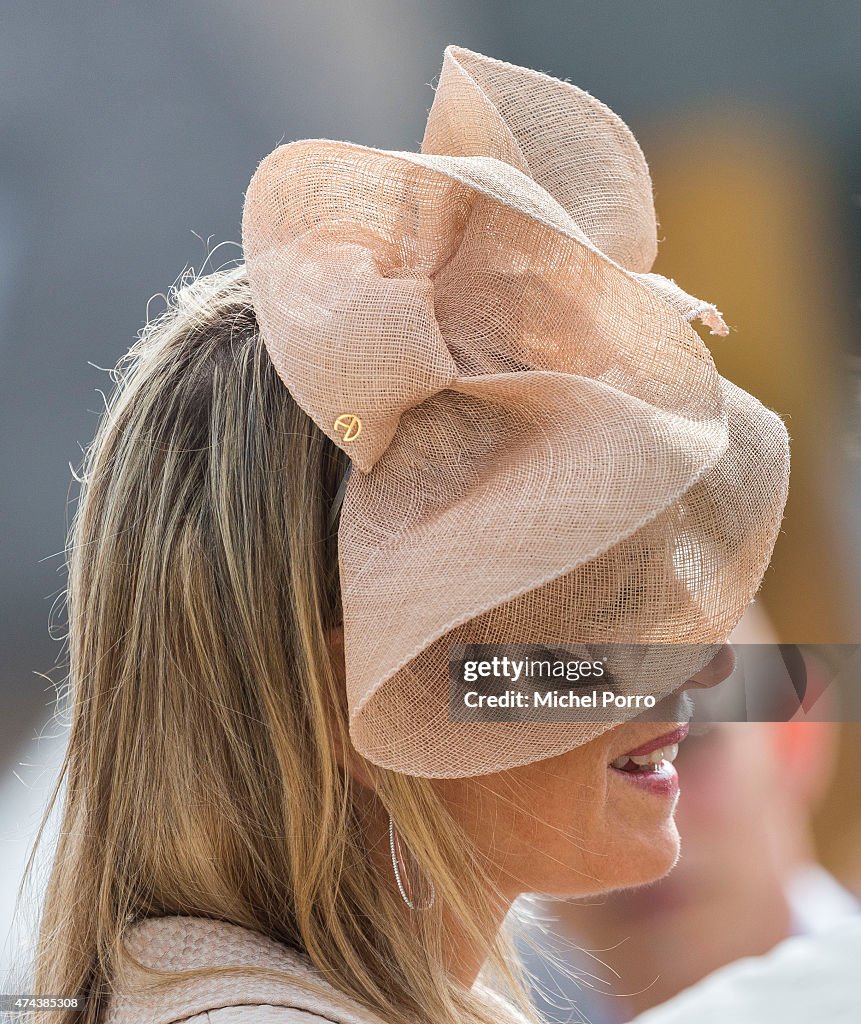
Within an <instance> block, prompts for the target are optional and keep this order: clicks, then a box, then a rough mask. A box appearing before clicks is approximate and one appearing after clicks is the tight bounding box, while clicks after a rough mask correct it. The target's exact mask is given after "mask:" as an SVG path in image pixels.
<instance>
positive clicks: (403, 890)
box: [389, 814, 436, 910]
mask: <svg viewBox="0 0 861 1024" xmlns="http://www.w3.org/2000/svg"><path fill="white" fill-rule="evenodd" d="M389 852H390V853H391V855H392V870H393V871H394V873H395V882H396V883H397V886H398V892H399V893H400V894H401V899H402V900H403V901H404V903H406V905H407V906H408V907H409V908H410V910H430V908H431V907H432V906H433V905H434V901H435V900H436V887H435V886H434V884H433V879H431V878H429V879H428V880H427V886H428V894H427V899H426V900H425V901H424V902H423V903H416V902H415V901H414V900H413V898H412V895H411V893H412V886H411V885H410V882H409V879H407V880H406V882H405V881H404V878H403V876H402V875H401V867H400V863H399V862H400V859H401V837H400V835H398V834H397V832H396V829H395V820H394V818H393V817H392V816H391V814H390V815H389Z"/></svg>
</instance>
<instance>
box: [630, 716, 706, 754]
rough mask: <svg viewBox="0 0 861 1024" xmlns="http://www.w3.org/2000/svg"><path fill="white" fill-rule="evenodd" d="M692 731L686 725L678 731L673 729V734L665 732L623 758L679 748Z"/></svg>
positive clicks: (681, 726)
mask: <svg viewBox="0 0 861 1024" xmlns="http://www.w3.org/2000/svg"><path fill="white" fill-rule="evenodd" d="M689 731H690V726H689V725H688V724H687V723H685V724H684V725H680V726H679V727H678V729H673V731H672V732H665V733H664V734H663V736H657V737H656V738H655V739H653V740H649V742H648V743H643V744H642V745H641V746H639V747H635V748H634V749H633V750H629V751H628V752H627V754H623V755H622V756H623V757H643V756H645V755H646V754H651V753H652V752H653V751H655V750H660V749H661V748H662V747H671V746H673V745H675V746H678V745H679V744H680V743H681V742H682V740H683V739H684V738H685V736H687V734H688V732H689Z"/></svg>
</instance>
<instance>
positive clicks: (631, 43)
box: [0, 0, 861, 928]
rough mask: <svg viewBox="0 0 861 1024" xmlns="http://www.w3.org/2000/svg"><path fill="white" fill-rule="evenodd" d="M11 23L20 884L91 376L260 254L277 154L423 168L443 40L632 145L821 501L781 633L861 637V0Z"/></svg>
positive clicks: (788, 585) (8, 742)
mask: <svg viewBox="0 0 861 1024" xmlns="http://www.w3.org/2000/svg"><path fill="white" fill-rule="evenodd" d="M0 21H2V30H0V151H2V164H0V365H2V404H0V446H2V460H3V463H2V480H3V489H2V493H3V498H2V517H3V518H2V549H0V565H2V583H0V623H2V627H1V628H2V658H1V659H0V699H2V714H0V772H2V778H1V779H0V803H2V802H3V801H4V800H5V801H6V804H5V808H6V813H5V816H4V819H3V822H4V826H8V828H6V830H5V832H4V842H5V843H6V846H5V847H3V848H0V855H2V854H3V850H4V849H5V850H6V867H5V871H6V872H9V874H7V876H6V877H4V878H3V879H2V881H3V885H2V888H3V889H6V888H7V884H6V883H7V880H8V881H9V882H10V883H14V877H13V876H14V872H15V870H16V865H17V860H16V858H17V857H18V854H19V852H20V847H21V843H20V840H21V837H22V836H23V835H25V833H26V832H27V828H28V827H29V826H28V825H27V823H28V822H30V821H31V820H32V814H31V812H32V809H33V807H35V806H36V802H37V801H36V796H35V795H34V794H35V793H36V790H34V789H28V788H27V786H28V785H30V784H29V783H27V780H26V779H24V781H23V782H20V783H19V781H18V778H17V777H16V776H15V775H13V771H15V772H17V773H18V775H22V774H23V773H22V769H21V767H20V762H21V761H22V760H24V761H27V760H28V759H29V760H32V756H31V754H30V753H29V752H28V744H30V743H31V741H32V739H33V737H34V736H35V735H36V733H37V731H38V730H39V729H40V728H41V726H42V724H43V723H44V721H45V720H46V717H47V716H48V714H49V712H50V705H51V701H52V699H53V690H52V687H51V685H50V683H49V682H48V681H47V680H46V679H45V678H44V677H42V676H41V675H39V674H38V673H49V672H51V671H52V669H53V666H54V662H55V659H56V658H57V657H58V655H59V654H60V652H61V643H60V642H59V641H58V640H54V639H51V637H50V636H49V629H48V621H49V612H50V609H51V606H52V602H54V601H55V599H56V598H57V596H58V595H59V594H60V593H61V591H62V587H63V582H64V576H63V557H62V548H63V544H64V534H65V529H66V525H67V519H68V517H69V514H70V510H69V509H68V508H67V499H68V498H69V497H70V495H71V496H73V495H74V486H73V479H72V473H71V471H70V464H72V465H74V466H77V465H78V463H79V461H80V458H81V447H80V446H82V445H85V444H86V443H87V441H88V440H89V438H90V437H91V435H92V433H93V431H94V428H95V425H96V419H97V416H98V413H99V410H100V408H101V403H102V400H101V398H100V395H99V393H98V389H101V388H107V385H108V382H107V378H106V375H105V373H104V372H102V371H101V370H99V369H97V368H96V367H111V366H113V365H114V364H115V362H116V361H117V359H118V358H119V357H120V356H121V355H122V354H123V352H124V351H125V350H126V349H127V348H128V347H129V345H130V344H131V342H132V341H133V339H134V336H135V334H136V332H137V331H138V330H139V329H140V327H141V326H142V324H143V322H144V320H145V317H146V312H147V303H148V300H149V299H150V298H151V297H152V296H155V295H157V294H158V293H162V292H165V291H166V290H167V289H168V287H169V286H170V285H171V283H172V282H173V281H174V279H175V278H176V277H177V276H178V275H179V274H180V273H181V271H182V270H183V269H184V268H185V267H187V266H193V267H195V268H200V267H201V265H202V264H203V263H204V260H205V259H206V257H207V254H208V252H209V251H210V250H211V249H213V248H215V246H216V245H217V244H218V243H222V242H229V243H233V244H229V245H224V246H221V247H220V248H218V249H216V251H215V252H214V254H213V256H212V259H211V265H213V266H217V265H219V264H220V263H222V262H224V261H226V260H229V259H231V258H235V257H236V256H238V255H239V249H238V245H237V244H236V243H237V241H238V239H239V223H240V213H241V204H242V196H243V191H244V189H245V187H246V185H247V183H248V180H249V178H250V176H251V174H252V172H253V170H254V168H255V166H256V164H257V162H258V161H259V160H260V159H261V158H262V157H263V156H264V155H265V154H266V153H268V152H269V151H270V150H271V149H273V148H274V147H275V146H276V145H277V144H278V143H279V142H281V141H286V140H290V139H294V138H301V137H313V136H323V137H329V138H344V139H349V140H352V141H355V142H360V143H363V144H368V145H374V146H379V147H383V148H392V149H412V148H416V147H417V146H418V145H419V142H420V140H421V136H422V132H423V125H424V120H425V115H426V112H427V109H428V108H429V106H430V104H431V101H432V99H433V92H432V88H431V85H432V83H433V82H434V81H435V77H436V75H437V74H438V71H439V68H440V65H441V61H442V52H443V49H444V47H445V45H446V44H448V43H452V42H454V43H459V44H461V45H464V46H467V47H469V48H471V49H475V50H478V51H480V52H482V53H486V54H489V55H491V56H495V57H499V58H502V59H505V60H508V61H511V62H513V63H515V64H521V65H525V66H528V67H533V68H538V69H541V70H544V71H546V72H548V73H551V74H553V75H556V76H558V77H563V78H569V79H570V80H571V81H573V82H575V83H576V84H577V85H579V86H581V87H583V88H585V89H587V90H588V91H589V92H591V93H593V94H594V95H596V96H598V97H599V98H600V99H602V100H603V101H605V102H606V103H608V104H609V105H610V106H611V107H612V108H613V109H614V110H616V111H617V112H618V113H619V114H620V115H621V116H622V117H623V118H624V119H625V120H626V121H627V122H628V123H629V124H630V125H631V127H632V128H633V130H634V132H635V134H636V135H637V136H638V138H639V139H640V141H641V144H642V145H643V148H644V150H645V152H646V155H647V157H648V158H649V161H650V164H651V165H652V168H653V174H654V176H655V184H656V200H657V206H658V214H659V217H660V218H661V224H662V235H665V236H666V238H667V241H666V245H667V246H668V247H669V249H668V250H667V252H668V256H667V261H666V262H662V263H659V265H658V269H660V270H661V272H663V273H665V274H668V275H669V276H673V277H675V278H676V279H677V280H678V281H679V283H680V284H681V285H682V287H684V288H686V289H688V290H691V291H693V292H694V293H696V294H702V295H703V296H704V297H705V298H707V299H710V300H713V301H715V302H717V304H718V306H719V307H720V308H721V309H723V310H724V312H725V313H727V314H728V315H729V319H730V320H731V322H733V323H738V324H739V325H740V330H739V333H738V335H737V336H735V337H734V336H730V338H729V339H728V340H727V341H725V342H719V343H718V344H720V345H722V346H723V348H722V349H721V354H720V356H719V354H718V351H717V348H716V349H715V356H716V359H718V358H719V359H724V360H726V362H724V363H720V362H719V365H721V367H722V369H723V368H725V367H726V368H727V370H728V371H729V370H733V371H734V373H729V372H728V375H734V376H735V378H736V379H737V380H738V381H739V383H741V384H742V385H743V386H746V387H749V388H750V389H751V390H754V391H756V393H757V394H759V395H760V397H763V398H764V400H766V401H767V403H768V404H770V405H772V406H773V407H775V408H777V409H778V410H779V411H781V412H786V413H787V414H788V415H789V416H790V417H791V421H790V431H791V433H792V434H793V438H794V440H795V441H796V443H797V445H798V446H799V447H798V449H797V452H796V470H797V472H798V473H800V474H801V475H800V477H798V476H797V477H796V478H795V480H796V481H797V480H799V479H800V480H801V481H802V486H801V488H800V489H799V490H798V493H799V495H800V497H798V498H795V499H794V500H795V505H794V506H791V509H790V511H789V512H788V514H787V522H786V531H785V533H786V536H785V537H784V539H783V540H782V541H781V544H783V545H784V550H782V551H781V552H780V559H779V560H778V559H776V561H775V567H774V573H775V574H776V575H775V576H774V581H775V582H772V583H771V590H770V591H769V590H768V589H766V590H765V591H764V599H765V600H766V602H767V607H768V610H769V612H770V614H771V615H772V618H773V620H774V622H775V623H776V625H777V627H778V629H779V630H780V631H781V632H782V634H783V635H784V636H785V637H787V638H788V639H790V640H793V641H796V640H797V641H800V640H820V639H821V640H823V641H824V640H830V641H834V642H837V641H841V640H843V641H846V642H848V641H853V640H857V631H856V635H851V631H852V628H853V623H857V622H858V621H859V619H858V617H857V616H858V609H859V601H858V584H857V579H858V575H859V574H858V571H857V570H858V551H859V544H858V539H859V533H861V526H859V518H858V516H859V513H858V512H857V509H858V507H859V502H858V501H857V498H858V490H857V469H858V466H857V462H855V461H853V456H852V452H853V451H854V452H855V455H856V457H857V452H858V450H859V449H858V446H857V443H856V442H855V440H854V433H853V432H854V430H855V426H853V421H852V419H851V411H852V406H851V397H850V388H849V386H848V384H846V381H847V380H848V377H847V373H846V369H847V367H852V366H853V365H855V364H853V362H852V360H853V358H855V359H857V357H858V354H859V351H861V348H859V343H858V337H857V320H858V312H859V288H858V283H859V271H861V60H860V59H859V57H861V4H859V3H858V2H857V0H846V2H839V0H835V2H827V3H823V4H807V3H800V2H799V3H779V4H763V3H751V2H750V0H744V2H742V0H729V2H723V3H719V4H716V3H713V2H709V3H701V2H691V0H684V2H683V0H662V2H661V3H660V4H648V3H645V4H644V3H642V2H637V0H629V2H622V0H602V2H601V3H600V4H599V3H594V4H585V3H577V2H571V0H532V2H529V3H504V2H490V0H486V2H485V0H457V2H455V0H434V2H432V3H430V2H426V3H417V2H413V0H409V2H386V0H349V2H339V0H336V2H331V0H323V2H316V3H307V2H305V3H295V2H276V0H257V2H249V0H230V2H227V0H207V2H203V0H174V2H171V3H166V2H148V3H137V2H123V3H90V2H86V0H81V2H78V3H75V4H69V3H59V2H57V0H45V2H42V3H38V4H35V3H29V4H28V3H22V2H17V3H9V2H4V3H3V4H2V15H1V16H0ZM709 218H712V220H713V223H710V221H709ZM674 240H675V241H674ZM662 259H664V257H663V256H662ZM686 271H687V273H686ZM733 275H734V276H733ZM760 279H761V281H762V284H763V290H762V291H761V292H760V291H757V288H758V284H757V282H758V281H759V280H760ZM805 287H809V294H808V292H806V291H805ZM745 289H747V291H745ZM733 302H734V303H735V304H733ZM792 303H795V304H796V306H795V307H793V309H792V311H791V315H790V314H789V313H787V309H788V305H787V304H789V305H792ZM782 316H783V317H785V319H784V320H782V319H781V317H782ZM712 340H713V339H712ZM734 360H735V362H734ZM853 446H854V447H853ZM844 451H845V452H846V453H848V454H846V456H845V459H844V454H843V453H844ZM798 458H801V460H802V461H801V462H800V463H799V462H798ZM805 630H806V631H807V635H805V636H801V635H797V636H796V635H795V634H796V633H799V632H804V631H805ZM56 631H57V633H58V634H62V631H63V625H62V617H60V619H59V621H58V623H57V627H56ZM811 634H812V635H811ZM53 678H54V679H55V680H56V681H57V682H60V681H62V667H61V666H60V667H58V668H57V669H53ZM22 822H23V823H24V824H23V825H22ZM22 829H23V831H22ZM16 830H17V831H16ZM13 848H14V852H13ZM3 870H4V868H3V863H2V862H0V871H3ZM8 888H10V889H11V888H12V885H10V886H9V887H8ZM0 913H2V909H0ZM4 924H5V921H4V920H0V928H2V927H3V926H4Z"/></svg>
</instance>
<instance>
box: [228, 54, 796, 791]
mask: <svg viewBox="0 0 861 1024" xmlns="http://www.w3.org/2000/svg"><path fill="white" fill-rule="evenodd" d="M656 238H657V230H656V221H655V211H654V206H653V201H652V186H651V179H650V177H649V172H648V169H647V166H646V163H645V159H644V157H643V155H642V152H641V151H640V148H639V146H638V145H637V143H636V141H635V140H634V138H633V136H632V135H631V133H630V131H629V130H628V128H627V127H626V126H625V125H624V123H623V122H622V121H621V120H620V119H619V118H618V117H617V116H616V115H615V114H613V113H612V112H611V111H610V110H609V109H608V108H607V107H605V106H604V105H603V104H601V103H599V102H598V101H597V100H595V99H594V98H593V97H591V96H589V95H588V94H587V93H585V92H583V91H581V90H579V89H577V88H576V87H574V86H572V85H570V84H568V83H565V82H561V81H557V80H556V79H552V78H549V77H548V76H546V75H543V74H540V73H538V72H534V71H529V70H526V69H522V68H517V67H514V66H512V65H509V64H505V63H503V62H500V61H495V60H491V59H489V58H486V57H483V56H480V55H478V54H474V53H471V52H470V51H467V50H464V49H461V48H456V47H449V48H448V49H447V50H446V53H445V60H444V64H443V69H442V73H441V75H440V80H439V84H438V87H437V90H436V96H435V99H434V103H433V106H432V108H431V110H430V113H429V116H428V122H427V127H426V131H425V135H424V140H423V143H422V150H421V152H420V153H408V152H388V151H383V150H377V149H371V148H368V147H363V146H357V145H353V144H350V143H346V142H334V141H328V140H305V141H299V142H293V143H290V144H287V145H284V146H281V147H279V148H278V149H276V150H275V151H274V152H273V153H271V154H270V155H269V156H268V157H267V158H266V159H265V160H264V161H263V162H262V163H261V164H260V166H259V168H258V170H257V172H256V173H255V175H254V178H253V179H252V181H251V184H250V186H249V189H248V192H247V196H246V203H245V210H244V216H243V244H244V250H245V259H246V264H247V268H248V274H249V279H250V282H251V287H252V293H253V296H254V304H255V309H256V312H257V316H258V320H259V323H260V327H261V331H262V333H263V337H264V339H265V341H266V344H267V347H268V349H269V352H270V354H271V356H272V360H273V362H274V365H275V367H276V368H277V371H278V373H279V375H280V376H281V378H282V379H283V380H284V383H285V384H286V385H287V387H288V388H289V389H290V391H291V392H292V394H293V395H294V397H295V398H296V400H297V401H298V402H299V403H300V405H302V407H303V408H304V409H305V410H306V411H307V412H308V414H309V415H310V416H311V417H312V418H313V420H314V421H315V422H316V424H317V425H318V426H319V428H320V429H321V430H322V431H323V432H324V433H326V434H327V435H328V436H329V437H330V438H331V439H332V440H333V441H334V442H335V443H336V444H338V445H340V446H341V447H342V448H343V449H344V450H345V451H346V452H347V453H348V454H349V455H350V457H351V459H352V461H353V463H354V465H355V467H356V468H358V469H359V470H360V471H361V472H358V473H353V474H352V477H351V479H350V483H349V486H348V488H347V493H346V498H345V502H344V507H343V511H342V515H341V524H340V529H339V548H340V561H341V587H342V598H343V607H344V630H345V652H346V659H347V676H348V679H347V682H348V696H349V704H350V712H351V734H352V737H353V741H354V743H355V744H356V746H357V748H358V749H359V750H360V751H361V752H362V753H363V754H365V756H367V757H368V758H369V759H371V760H373V761H375V762H377V763H379V764H382V765H385V766H387V767H390V768H393V769H395V770H401V771H408V772H412V773H415V774H425V775H464V774H474V773H478V772H486V771H491V770H494V769H499V768H504V767H509V766H512V765H515V764H520V763H524V762H527V761H530V760H535V759H537V758H539V757H547V756H550V755H552V754H554V753H559V752H561V751H563V750H566V749H569V748H570V747H572V746H574V745H577V744H578V743H581V742H584V741H585V740H587V739H589V738H591V736H594V735H596V734H597V733H599V732H601V731H602V730H603V729H606V728H608V727H609V726H610V725H611V724H612V721H611V720H610V719H609V718H608V719H607V720H606V721H595V722H592V723H582V722H581V723H561V722H560V723H552V724H548V723H541V724H536V723H531V724H529V723H521V724H518V725H512V724H498V723H475V722H474V723H457V722H452V721H451V720H450V716H449V709H448V705H447V685H448V683H447V663H448V658H447V651H448V645H449V644H450V643H452V642H454V641H457V642H477V641H481V642H487V643H490V642H536V643H550V642H556V643H561V642H570V643H573V642H583V643H589V642H602V643H606V642H613V641H623V642H628V643H630V642H644V643H646V642H652V643H659V644H673V643H676V644H692V643H703V644H710V643H714V642H719V641H721V640H723V639H725V637H726V636H727V635H728V633H729V631H730V630H731V629H732V627H733V626H734V625H735V623H736V622H737V621H738V619H739V617H740V616H741V613H742V611H743V609H744V607H745V606H746V605H747V604H748V603H749V601H750V600H751V599H752V597H753V595H754V593H755V592H756V590H757V588H758V586H759V583H760V581H761V578H762V575H763V573H764V571H765V567H766V565H767V563H768V560H769V558H770V554H771V550H772V547H773V544H774V540H775V537H776V534H777V529H778V527H779V523H780V519H781V515H782V510H783V506H784V503H785V499H786V488H787V475H788V468H787V467H788V447H787V437H786V431H785V428H784V427H783V424H782V422H781V421H780V419H779V418H778V417H777V416H776V415H774V414H773V413H771V412H769V411H768V410H766V409H765V408H764V407H763V406H762V405H761V404H760V403H759V402H757V401H756V400H755V399H753V398H752V397H751V396H749V395H748V394H746V393H745V392H743V391H741V390H740V389H738V388H736V387H734V386H733V385H732V384H730V383H729V382H728V381H726V380H724V379H723V378H722V377H720V376H719V374H718V373H717V371H716V369H715V367H714V363H713V361H712V358H711V356H710V354H709V351H708V349H707V347H706V346H705V345H704V344H703V342H702V341H701V340H700V338H699V336H698V335H697V333H696V332H695V331H694V330H693V329H692V328H691V326H690V321H691V320H692V319H694V318H696V317H700V318H701V319H703V321H704V322H705V323H706V324H707V325H708V326H710V327H711V329H712V333H720V334H725V333H726V326H725V324H724V323H723V320H722V319H721V317H720V314H719V313H718V311H717V310H716V309H715V307H714V306H712V305H711V304H709V303H705V302H702V301H701V300H698V299H696V298H694V297H693V296H690V295H688V294H687V293H685V292H684V291H682V289H681V288H679V287H678V286H677V285H676V284H675V283H674V282H672V281H670V280H668V279H666V278H663V277H660V276H659V275H656V274H652V273H650V268H651V265H652V262H653V260H654V256H655V252H656V247H657V241H656ZM653 675H654V678H653V680H651V682H654V686H652V687H651V691H650V692H655V693H660V692H667V690H668V689H671V688H674V687H676V686H678V685H679V682H680V681H681V680H680V679H679V678H675V677H672V672H668V671H667V665H666V664H665V665H664V666H663V667H660V666H657V665H656V667H655V671H654V673H653ZM614 714H615V719H616V720H618V717H619V712H618V711H616V712H615V713H614ZM596 717H600V716H596Z"/></svg>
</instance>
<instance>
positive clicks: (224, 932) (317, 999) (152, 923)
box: [105, 917, 383, 1024]
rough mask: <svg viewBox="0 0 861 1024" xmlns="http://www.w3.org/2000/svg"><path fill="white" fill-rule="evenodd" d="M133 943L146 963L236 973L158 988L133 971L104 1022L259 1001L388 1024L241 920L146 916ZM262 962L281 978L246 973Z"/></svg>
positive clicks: (131, 934)
mask: <svg viewBox="0 0 861 1024" xmlns="http://www.w3.org/2000/svg"><path fill="white" fill-rule="evenodd" d="M126 941H127V946H128V949H129V951H130V952H131V953H132V954H133V956H135V957H136V958H137V959H138V960H139V961H140V962H141V963H142V964H144V965H145V966H147V967H154V968H156V969H159V970H162V971H171V972H176V973H177V974H180V972H185V971H192V970H198V969H201V968H219V967H231V968H233V970H232V971H231V972H230V973H229V974H220V975H219V974H218V973H213V974H212V975H210V976H208V977H193V978H182V977H177V978H176V979H175V980H174V979H171V980H170V981H169V982H167V983H166V984H164V983H162V985H160V986H158V985H153V983H152V981H151V980H150V979H148V978H147V977H146V975H145V974H144V973H143V972H142V971H140V970H139V969H135V968H131V969H129V970H128V972H123V975H122V978H121V979H115V992H114V994H113V995H112V996H111V998H110V1000H109V1003H108V1007H107V1012H106V1016H105V1024H174V1022H176V1021H181V1020H185V1019H186V1018H187V1017H191V1016H194V1015H195V1014H199V1013H204V1012H206V1011H209V1010H216V1009H220V1008H222V1007H226V1006H237V1005H239V1006H253V1005H255V1004H267V1005H270V1006H283V1007H290V1008H293V1009H297V1010H305V1011H307V1012H309V1013H313V1014H317V1015H318V1016H319V1017H321V1018H323V1019H324V1020H326V1021H331V1022H332V1024H383V1022H382V1021H380V1019H379V1018H378V1017H376V1016H374V1015H373V1014H371V1012H370V1011H369V1010H365V1009H364V1008H363V1007H361V1006H359V1005H358V1004H357V1003H355V1002H354V1001H352V1000H349V999H348V998H347V997H346V996H345V995H343V994H342V993H340V992H338V990H337V989H335V988H334V987H333V986H332V985H330V984H328V983H327V982H326V981H325V980H324V979H323V978H322V976H321V975H320V974H319V973H318V972H317V971H315V970H314V969H313V967H312V966H311V965H310V964H309V962H308V961H307V959H306V958H305V957H304V955H302V954H301V953H299V952H298V951H296V950H292V949H290V948H289V947H287V946H285V945H282V944H281V943H278V942H275V941H273V940H272V939H269V938H267V937H266V936H264V935H261V934H259V933H257V932H253V931H250V930H248V929H246V928H241V927H239V926H237V925H233V924H228V923H226V922H224V921H215V920H210V919H208V918H201V917H157V918H147V919H145V920H143V921H140V922H138V923H137V924H135V925H133V926H132V927H131V928H130V929H129V931H128V933H127V940H126ZM260 967H264V968H272V969H274V970H275V971H277V972H279V976H278V977H271V978H269V977H263V976H258V975H255V974H254V973H252V972H251V971H250V970H242V968H260ZM237 968H238V970H237Z"/></svg>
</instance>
